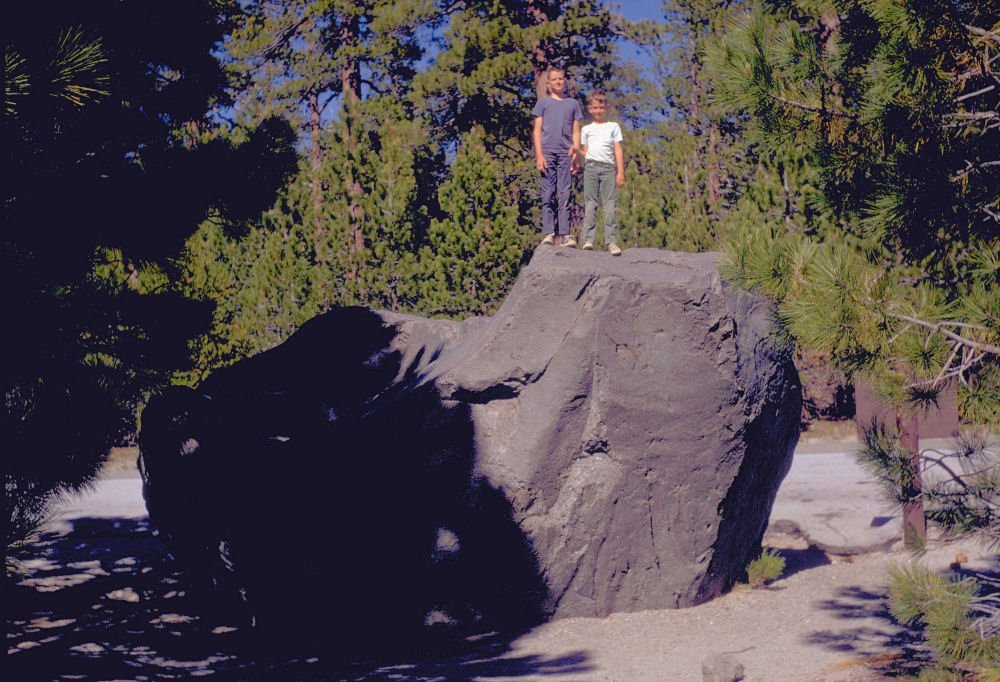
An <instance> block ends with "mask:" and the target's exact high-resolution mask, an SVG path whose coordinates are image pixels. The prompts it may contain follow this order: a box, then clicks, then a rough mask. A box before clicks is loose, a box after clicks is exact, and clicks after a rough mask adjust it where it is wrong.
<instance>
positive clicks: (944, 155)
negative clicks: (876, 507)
mask: <svg viewBox="0 0 1000 682" xmlns="http://www.w3.org/2000/svg"><path fill="white" fill-rule="evenodd" d="M712 59H713V62H714V63H715V64H716V65H717V69H716V70H717V72H718V73H720V74H721V76H722V77H721V78H720V79H719V80H718V81H717V83H716V87H717V88H718V90H719V92H720V93H721V95H722V97H723V98H724V99H725V100H726V101H728V102H729V104H730V105H731V106H734V107H735V108H738V109H740V110H742V111H745V112H747V113H748V114H749V115H750V116H751V118H752V120H753V122H754V123H755V124H756V125H757V126H758V128H759V130H760V132H761V135H762V136H764V137H765V138H772V139H781V138H785V139H787V138H788V137H789V136H793V135H794V136H799V138H800V139H802V140H803V141H805V142H806V143H807V145H808V149H809V151H810V156H811V158H814V159H815V160H816V163H817V166H818V168H819V170H820V171H821V173H822V175H821V179H822V190H823V194H822V196H823V200H824V203H825V207H826V208H828V209H829V210H830V211H832V213H833V215H834V216H836V218H837V220H838V222H837V227H838V228H839V229H838V231H837V232H836V233H834V232H828V233H826V234H818V235H812V236H808V235H801V234H790V233H788V232H787V231H783V230H779V229H776V228H775V227H774V226H767V227H765V228H763V229H758V230H751V231H748V232H747V233H746V234H745V235H743V237H742V238H741V239H739V240H734V241H733V242H731V243H730V244H729V245H728V247H727V252H728V259H729V266H730V267H729V275H730V276H731V277H732V278H733V279H734V280H735V281H736V282H738V283H740V284H742V285H743V286H745V287H748V288H754V289H758V290H760V291H763V292H765V293H767V294H769V295H770V296H772V297H773V298H774V299H775V301H776V302H777V303H778V306H779V313H780V316H781V318H782V319H783V320H784V322H785V324H786V326H787V328H788V330H789V332H790V333H791V334H792V335H793V336H794V337H795V339H796V340H797V341H798V342H799V343H801V344H803V345H804V346H806V347H809V348H817V349H820V350H823V351H826V352H829V353H831V354H832V356H833V357H834V359H835V360H836V361H837V362H838V363H839V365H840V366H841V367H842V368H843V369H844V370H845V371H846V372H847V373H848V374H860V375H866V376H868V377H871V378H872V380H873V381H874V382H875V384H876V386H878V387H879V388H880V390H881V393H882V394H883V396H884V397H885V398H886V399H888V400H890V401H892V402H894V403H895V404H896V405H898V406H899V408H898V409H899V412H898V414H899V415H900V416H899V419H898V424H897V427H896V428H895V429H894V428H892V426H891V425H890V428H889V430H888V431H882V430H881V429H873V430H871V431H869V433H868V435H867V438H866V451H867V453H866V455H867V461H868V463H869V464H870V465H871V466H872V467H873V468H874V469H875V470H876V471H877V472H878V473H879V475H880V476H881V477H883V479H884V480H886V481H887V483H888V484H889V485H890V487H891V488H892V489H893V491H894V492H895V494H896V495H898V496H899V498H898V499H899V500H900V501H901V502H902V503H903V504H904V535H905V539H906V540H907V541H908V544H912V545H919V543H920V538H919V537H918V534H919V533H920V531H921V529H922V528H923V512H922V507H921V504H922V502H924V501H926V503H927V509H928V512H929V514H930V516H931V518H932V519H934V520H937V521H939V522H941V523H942V524H944V526H945V527H946V528H950V529H953V530H959V531H969V530H978V531H981V532H985V533H987V534H988V535H990V536H991V537H992V538H993V539H994V540H996V538H997V537H1000V535H998V534H1000V515H998V510H1000V486H998V485H997V480H998V478H1000V461H998V460H997V458H996V455H995V454H991V450H990V449H989V447H987V446H986V444H985V443H984V442H982V441H978V442H977V440H976V439H975V438H972V439H970V440H968V441H967V442H968V443H970V444H971V445H970V447H966V446H963V447H960V448H959V449H958V452H956V453H955V454H950V455H947V456H945V455H940V454H936V453H933V452H923V453H920V452H918V443H917V433H916V430H915V428H914V427H913V417H912V416H908V415H909V414H912V412H913V411H915V410H919V409H920V408H921V407H922V406H926V405H931V404H933V403H934V401H935V400H936V399H937V397H938V395H939V394H940V392H941V390H942V389H943V388H944V387H945V386H947V385H949V384H957V386H958V391H959V401H960V405H959V406H960V410H961V412H962V414H963V416H964V417H965V419H966V420H968V421H971V422H978V423H981V424H984V425H987V426H990V425H992V426H995V425H996V424H998V423H1000V410H998V400H997V399H998V397H1000V255H998V254H1000V211H998V209H1000V162H998V161H997V159H998V157H1000V125H997V121H998V114H997V109H998V107H1000V89H998V83H1000V76H998V75H997V71H996V68H995V65H996V63H997V60H998V59H1000V4H998V3H996V2H974V3H973V2H945V1H941V2H923V3H916V2H908V1H906V0H869V1H866V2H860V1H857V2H843V3H836V4H834V3H816V2H805V1H803V2H794V3H768V4H767V5H766V6H765V7H763V8H761V9H760V10H758V11H756V12H754V13H751V14H747V15H745V16H744V17H742V18H741V19H740V21H739V22H738V23H737V24H736V25H734V26H733V27H732V29H731V30H730V32H729V33H728V34H727V40H726V42H725V43H724V44H722V45H720V46H719V48H718V49H717V50H715V51H714V52H713V55H712ZM928 468H937V469H939V470H941V471H942V472H943V473H944V481H943V482H942V483H941V484H939V485H934V486H927V485H922V482H921V476H920V472H921V471H924V470H926V469H928ZM915 511H916V512H920V515H919V517H917V516H916V515H915V514H913V512H915ZM915 581H916V578H914V577H913V576H911V577H910V579H908V580H904V581H903V583H904V585H908V586H909V587H913V586H914V583H915ZM906 589H908V588H906ZM900 598H901V597H899V596H898V595H897V599H900ZM963 608H964V609H965V610H966V611H968V610H969V609H971V608H974V606H973V604H972V603H971V602H970V601H969V600H968V599H966V600H965V604H964V606H963ZM934 609H935V607H934V605H933V603H931V602H925V603H924V604H923V605H922V606H920V607H918V611H920V610H922V612H923V613H924V615H925V616H927V620H928V622H930V620H933V616H934ZM994 618H995V616H994ZM941 622H942V623H944V621H941ZM945 626H947V624H944V625H942V627H945ZM977 636H978V637H979V638H980V644H983V645H984V646H987V644H986V642H985V640H983V639H982V638H983V637H986V636H987V635H986V634H984V632H983V631H980V632H979V634H978V635H977ZM977 646H978V645H977ZM990 646H994V647H995V639H994V640H993V644H992V645H990ZM970 651H971V649H970ZM974 658H975V657H972V658H968V659H965V658H963V660H962V661H961V662H960V663H959V664H958V665H957V666H952V662H953V659H952V660H949V659H948V658H947V656H945V657H944V658H943V659H942V662H943V665H944V666H945V667H946V668H949V669H950V670H951V671H952V672H955V671H956V670H958V669H962V670H967V669H969V666H970V665H971V664H972V663H973V662H974ZM994 672H995V671H994Z"/></svg>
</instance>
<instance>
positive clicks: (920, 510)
mask: <svg viewBox="0 0 1000 682" xmlns="http://www.w3.org/2000/svg"><path fill="white" fill-rule="evenodd" d="M896 427H897V428H898V430H899V444H900V445H901V446H902V447H903V448H904V449H905V450H906V451H907V452H908V453H909V464H910V467H911V474H912V476H911V477H910V484H909V485H908V486H904V489H903V490H904V492H906V493H907V500H906V501H905V502H904V503H903V546H904V547H906V548H907V549H923V547H924V544H925V543H926V542H927V520H926V518H925V517H924V498H923V497H922V490H923V485H922V483H921V481H920V428H919V424H918V422H917V415H916V413H915V412H911V413H908V414H904V413H903V412H902V411H901V410H900V409H899V408H896Z"/></svg>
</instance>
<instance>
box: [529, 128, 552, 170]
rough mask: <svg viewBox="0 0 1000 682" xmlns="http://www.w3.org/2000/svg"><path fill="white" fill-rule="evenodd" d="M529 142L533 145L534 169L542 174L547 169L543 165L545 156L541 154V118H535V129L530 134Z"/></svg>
mask: <svg viewBox="0 0 1000 682" xmlns="http://www.w3.org/2000/svg"><path fill="white" fill-rule="evenodd" d="M531 140H532V142H534V144H535V168H537V169H538V172H539V173H544V172H545V171H546V169H547V168H548V164H547V163H545V155H544V154H542V117H541V116H536V117H535V129H534V131H532V133H531Z"/></svg>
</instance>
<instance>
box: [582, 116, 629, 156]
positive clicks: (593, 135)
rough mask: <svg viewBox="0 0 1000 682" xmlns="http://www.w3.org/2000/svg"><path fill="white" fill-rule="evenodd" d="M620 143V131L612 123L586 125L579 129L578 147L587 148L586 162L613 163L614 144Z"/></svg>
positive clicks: (615, 124)
mask: <svg viewBox="0 0 1000 682" xmlns="http://www.w3.org/2000/svg"><path fill="white" fill-rule="evenodd" d="M621 141H622V129H621V128H619V127H618V124H617V123H615V122H614V121H605V122H604V123H588V124H587V125H585V126H583V128H581V129H580V146H581V147H586V148H587V161H600V162H601V163H611V164H613V163H615V142H621Z"/></svg>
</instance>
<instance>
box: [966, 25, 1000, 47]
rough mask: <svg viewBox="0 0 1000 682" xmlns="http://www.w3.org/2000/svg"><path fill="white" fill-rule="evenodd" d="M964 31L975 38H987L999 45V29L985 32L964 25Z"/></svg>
mask: <svg viewBox="0 0 1000 682" xmlns="http://www.w3.org/2000/svg"><path fill="white" fill-rule="evenodd" d="M964 27H965V30H967V31H968V32H969V33H972V34H974V35H977V36H982V37H983V38H988V39H989V40H992V41H993V42H995V43H997V44H998V45H1000V29H996V28H994V29H991V30H989V31H987V30H986V29H984V28H979V27H978V26H970V25H969V24H964Z"/></svg>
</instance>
